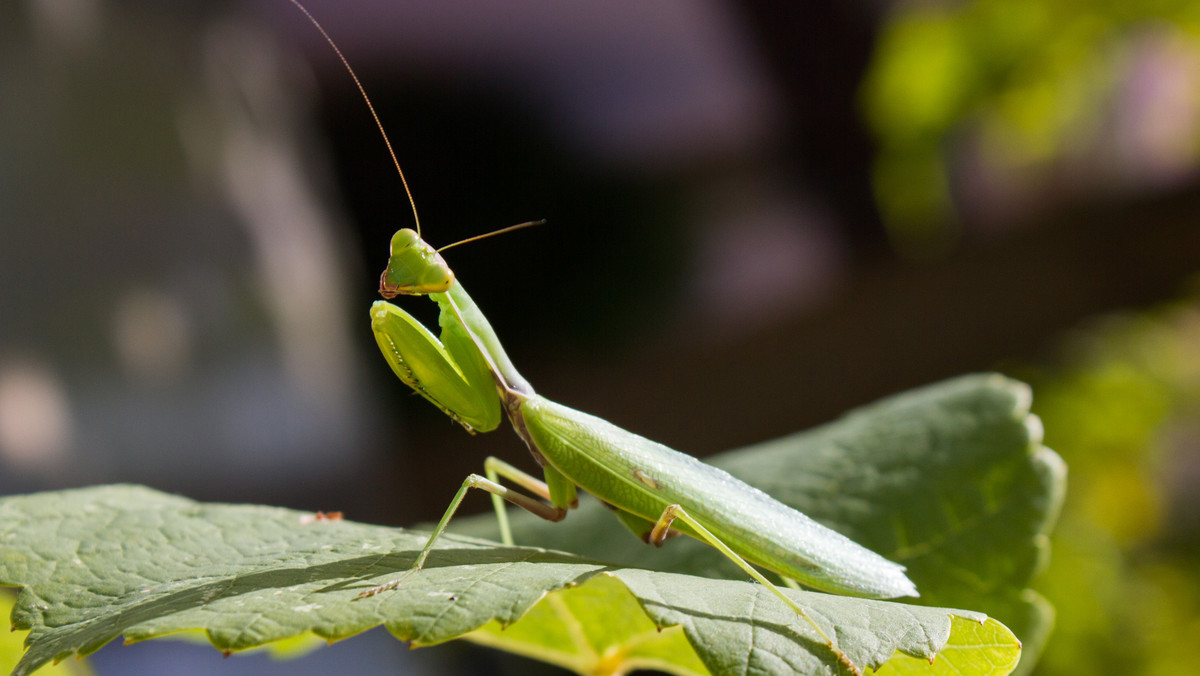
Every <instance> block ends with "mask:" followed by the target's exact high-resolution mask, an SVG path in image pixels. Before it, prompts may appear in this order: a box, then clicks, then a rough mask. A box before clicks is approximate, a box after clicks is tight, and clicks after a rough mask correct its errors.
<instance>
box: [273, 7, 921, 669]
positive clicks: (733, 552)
mask: <svg viewBox="0 0 1200 676" xmlns="http://www.w3.org/2000/svg"><path fill="white" fill-rule="evenodd" d="M291 1H292V2H293V4H295V5H296V6H297V7H299V8H300V10H301V11H303V12H304V14H305V15H306V16H308V18H309V19H310V20H311V21H312V22H313V24H314V25H316V27H317V29H318V30H319V31H320V32H321V34H322V35H323V36H324V37H325V39H326V40H327V41H328V42H329V44H330V45H331V46H332V47H333V49H334V51H335V52H336V53H337V55H338V57H339V58H340V59H341V60H342V63H343V64H344V65H345V66H346V68H347V70H348V71H349V72H350V75H351V77H352V78H353V79H354V82H355V84H356V85H358V88H359V90H360V92H361V93H362V95H363V98H364V99H365V100H366V102H367V106H368V107H369V108H370V109H371V114H372V116H374V117H375V121H376V124H377V125H378V126H379V130H380V132H381V133H382V134H383V137H384V142H385V144H386V145H387V147H388V151H389V153H391V155H392V159H393V162H395V164H396V169H397V171H398V172H399V173H400V177H401V181H402V183H403V184H404V188H405V191H406V193H407V194H408V197H409V201H410V203H412V204H413V215H414V220H416V225H417V228H418V230H412V229H408V228H405V229H402V230H399V231H398V232H396V233H395V235H394V236H393V237H392V241H391V252H390V257H389V258H388V264H387V267H386V269H385V270H384V271H383V274H382V275H381V276H380V283H379V291H380V294H381V295H382V296H383V297H384V298H386V299H392V298H395V297H396V296H427V297H428V298H429V299H430V300H432V301H433V302H435V303H437V305H438V308H439V311H440V315H439V320H438V323H439V325H440V328H441V331H440V335H439V336H434V335H433V333H432V332H430V331H429V329H427V328H426V327H425V326H424V325H423V324H421V323H420V322H419V321H417V320H416V319H415V318H414V317H412V316H411V315H410V314H408V313H407V312H405V311H404V310H402V309H401V308H399V307H397V306H396V305H393V304H392V303H389V302H387V301H386V300H383V301H376V302H375V303H374V304H373V305H372V306H371V328H372V331H373V332H374V335H375V340H376V342H377V343H378V345H379V348H380V350H381V351H382V353H383V356H384V358H385V359H386V360H387V363H388V364H389V365H390V366H391V368H392V370H393V371H394V372H395V374H396V375H397V376H398V377H399V378H400V380H402V381H403V382H404V383H405V384H407V385H408V386H409V387H411V388H412V389H413V390H415V391H416V392H417V393H419V394H420V395H421V396H423V397H424V398H426V399H427V400H429V401H430V402H432V403H433V404H434V405H435V406H437V407H438V408H440V409H441V410H442V411H443V412H445V413H446V414H447V415H448V416H449V417H450V418H452V419H453V420H455V421H456V422H458V423H459V424H461V425H462V426H463V427H464V428H466V430H467V431H469V432H471V433H476V432H490V431H492V430H494V429H496V428H497V427H499V426H500V424H501V422H502V420H503V418H505V417H507V418H508V421H509V422H510V423H511V425H512V427H513V429H514V430H515V431H516V433H517V435H518V436H519V437H520V438H521V439H522V440H523V441H524V442H525V444H526V446H528V448H529V450H530V452H531V453H532V454H533V457H534V459H535V460H536V461H537V463H538V465H540V466H541V470H542V478H541V479H538V478H537V477H535V476H533V475H530V474H528V473H526V472H523V471H521V470H520V469H518V468H516V467H514V466H513V465H510V464H508V463H506V462H504V461H502V460H500V459H498V458H494V457H491V458H488V459H487V460H486V461H485V463H484V473H485V475H486V476H480V475H478V474H472V475H470V476H468V477H467V478H466V480H464V481H463V483H462V485H461V486H460V488H459V490H458V492H457V493H456V494H455V496H454V498H453V500H452V501H451V503H450V506H449V507H448V508H447V509H446V512H445V514H444V515H443V516H442V519H441V521H439V522H438V524H437V526H436V527H435V529H434V531H433V533H432V534H431V535H430V537H429V539H428V541H427V542H426V544H425V546H424V547H423V548H422V549H421V551H420V553H419V554H418V555H417V557H416V559H415V561H414V562H413V564H412V567H411V568H410V569H409V570H408V571H407V572H406V573H405V574H404V575H403V576H401V577H399V578H397V579H395V580H392V581H390V582H387V583H386V584H383V585H380V586H378V587H375V588H373V589H369V590H367V591H364V592H362V594H361V595H360V598H365V597H369V596H374V595H377V594H380V593H383V592H386V591H388V590H390V589H394V588H396V587H398V586H399V585H401V584H402V583H403V582H404V580H405V579H407V578H408V577H409V576H411V575H413V574H415V573H417V572H419V571H420V570H421V569H422V567H423V566H424V565H425V562H426V560H427V559H428V557H429V554H430V552H431V551H433V548H434V545H435V543H436V542H437V540H438V538H439V537H441V535H442V533H443V532H444V531H445V529H446V527H447V525H448V524H449V522H450V519H451V518H452V517H453V516H454V513H455V512H456V510H457V509H458V507H459V505H460V503H461V502H462V500H463V498H464V497H465V496H466V494H467V493H468V492H469V491H470V490H471V489H472V488H476V489H481V490H484V491H486V492H488V493H490V494H491V497H492V501H493V503H494V507H495V510H496V515H497V519H498V520H499V525H500V531H501V538H502V540H503V541H504V543H505V544H507V545H511V544H512V543H513V540H512V534H511V530H510V528H509V524H508V519H507V515H506V511H505V507H504V504H503V501H507V502H510V503H512V504H514V505H516V506H518V507H521V508H522V509H525V510H527V511H529V512H531V513H533V514H535V515H537V516H539V517H541V518H543V519H547V520H550V521H560V520H562V519H563V518H565V517H566V515H567V512H568V510H570V509H571V508H573V507H575V506H576V505H577V504H578V494H577V489H579V488H582V489H583V490H584V491H586V492H588V493H591V494H592V495H594V496H595V497H597V498H598V499H600V500H601V501H602V502H603V503H604V504H605V505H606V506H608V507H609V508H611V509H612V510H613V512H614V513H615V514H616V516H617V518H618V519H620V520H621V522H622V523H623V524H624V525H625V526H627V527H628V528H629V529H630V530H631V531H633V533H634V534H635V535H637V536H638V537H640V538H642V539H643V540H645V541H646V542H647V543H650V544H653V545H662V544H663V543H664V542H665V541H666V540H667V539H668V538H669V537H671V536H674V535H679V534H684V535H688V536H691V537H693V538H697V539H699V540H701V541H703V542H706V543H708V544H709V545H711V546H712V547H714V548H715V549H717V550H719V551H720V552H721V553H722V554H724V555H725V556H726V557H728V558H729V559H730V560H732V561H733V562H734V563H735V564H737V565H738V566H739V567H740V568H741V569H742V570H744V571H745V572H746V574H747V575H749V576H750V577H751V578H753V579H754V580H756V581H757V582H759V583H761V584H762V585H763V586H765V587H766V588H767V589H769V590H770V591H771V592H772V593H773V594H774V595H775V596H776V597H778V598H779V599H780V601H782V602H783V603H785V604H786V605H787V606H788V607H789V608H791V609H792V610H793V611H794V612H795V613H796V615H797V616H798V617H800V618H802V619H803V620H805V621H806V622H807V623H808V624H809V625H811V628H812V629H813V630H815V632H816V634H817V635H818V636H819V637H820V639H821V641H822V642H823V643H825V644H826V645H827V646H828V648H829V650H830V651H831V652H832V654H833V656H834V657H836V658H837V660H838V661H839V662H841V663H842V664H844V665H845V666H846V667H847V668H848V669H849V670H850V671H851V672H853V673H860V671H859V669H858V668H857V666H856V665H854V664H853V663H852V662H851V661H850V660H849V659H848V658H847V657H846V655H845V654H844V653H843V652H842V650H841V649H840V648H838V646H837V644H836V643H835V642H834V641H833V639H831V638H830V636H829V634H828V633H827V632H826V631H825V630H824V629H822V628H821V626H820V625H819V624H818V623H817V622H816V621H814V620H813V619H812V618H811V617H810V616H809V615H808V614H807V613H806V612H805V611H804V610H803V609H802V608H801V607H800V606H799V605H798V604H797V603H796V602H795V601H794V600H793V599H792V598H790V597H789V596H788V595H786V594H784V593H783V592H782V591H781V590H780V589H779V587H777V586H776V585H775V584H774V583H772V582H771V581H770V580H768V579H767V578H766V576H765V575H763V573H762V572H760V571H759V570H758V568H762V569H765V570H768V571H771V572H774V573H776V574H778V575H779V576H781V578H782V579H783V581H784V582H785V583H786V584H788V585H789V586H791V585H794V584H795V583H799V584H802V585H805V586H808V587H811V588H813V589H817V590H820V591H825V592H830V593H835V594H845V595H850V596H857V597H864V598H895V597H902V596H918V593H917V589H916V586H915V585H913V583H912V582H911V581H910V580H909V579H908V577H907V576H906V575H905V574H904V567H903V566H901V565H899V564H897V563H894V562H892V561H889V560H887V559H885V558H883V557H882V556H880V555H878V554H876V553H875V552H872V551H871V550H869V549H866V548H865V547H862V546H861V545H858V544H857V543H855V542H853V541H852V540H850V539H849V538H847V537H845V536H843V535H841V534H840V533H837V532H836V531H833V530H831V529H829V528H826V527H825V526H822V525H820V524H818V523H817V522H815V521H813V520H812V519H810V518H809V517H807V516H805V515H804V514H802V513H800V512H798V511H796V510H794V509H792V508H790V507H788V506H786V505H784V504H783V503H781V502H779V501H777V500H775V499H774V498H772V497H770V496H769V495H767V494H766V493H763V492H762V491H760V490H758V489H756V488H753V487H751V486H748V485H747V484H745V483H743V482H741V481H739V480H738V479H736V478H734V477H733V476H731V475H729V474H728V473H726V472H724V471H722V470H720V469H717V468H715V467H712V466H711V465H707V464H705V463H703V462H701V461H699V460H697V459H695V458H693V457H692V456H689V455H685V454H683V453H680V452H678V451H675V450H672V449H670V448H667V447H666V446H663V445H662V444H659V443H656V442H654V441H651V440H649V439H646V438H644V437H641V436H638V435H636V434H633V433H632V432H628V431H626V430H624V429H622V428H620V427H618V426H616V425H613V424H612V423H609V422H607V421H605V420H602V419H600V418H597V417H596V416H592V415H589V414H587V413H584V412H582V411H577V410H575V409H572V408H569V407H567V406H564V405H562V404H559V403H556V402H554V401H552V400H550V399H547V398H545V397H543V396H541V395H539V394H537V393H536V392H535V391H534V389H533V387H532V386H531V385H530V384H529V382H528V381H527V380H525V378H523V377H522V376H521V374H520V373H519V372H518V371H517V370H516V368H515V367H514V366H513V364H512V361H511V360H510V359H509V357H508V355H507V354H506V353H505V351H504V348H503V346H502V345H501V343H500V339H499V337H497V335H496V333H495V331H493V329H492V326H491V324H490V323H489V322H488V320H487V318H486V317H485V316H484V315H483V313H482V312H481V311H480V309H479V308H478V306H476V304H475V302H474V301H473V300H472V299H471V296H470V295H468V293H467V291H466V289H465V288H464V287H463V284H462V282H460V281H458V280H457V279H456V278H455V276H454V273H453V272H452V271H451V269H450V267H449V266H448V265H447V264H446V262H445V260H444V259H443V257H442V256H441V254H440V253H439V252H438V251H437V250H435V249H434V248H433V247H432V246H430V245H429V244H428V243H426V242H425V241H424V240H423V239H422V238H421V235H420V234H419V228H420V221H419V219H417V216H416V206H415V202H413V200H412V194H411V191H409V188H408V184H407V181H405V179H404V172H403V171H402V170H401V169H400V165H399V161H398V160H396V156H395V153H394V152H393V151H392V147H391V143H390V142H389V141H388V140H387V133H386V132H384V130H383V126H382V124H381V123H380V122H379V118H378V116H377V115H375V111H374V108H373V107H372V106H371V102H370V99H369V98H368V97H367V95H366V92H365V91H364V90H363V87H362V84H361V83H360V82H359V81H358V77H357V76H356V75H355V74H354V70H353V69H352V68H350V65H349V63H348V62H347V61H346V59H345V57H343V56H342V54H341V51H340V50H339V49H338V47H337V45H336V44H334V42H333V40H332V39H330V38H329V36H328V34H326V33H325V30H324V29H323V28H322V27H321V25H320V24H319V23H317V21H316V20H315V19H314V18H313V17H312V15H311V14H309V13H308V11H307V10H306V9H305V8H304V7H303V6H302V5H300V3H299V2H297V0H291ZM515 227H522V226H514V228H515ZM508 229H511V228H508ZM508 229H506V230H508ZM501 232H503V231H501ZM502 478H503V479H504V480H507V481H509V482H511V483H512V484H515V485H516V486H519V487H521V488H523V489H525V490H526V491H527V492H528V494H526V493H521V492H519V491H517V490H515V489H512V488H508V487H506V486H505V485H503V484H501V483H500V482H501V479H502ZM756 566H757V567H756Z"/></svg>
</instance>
